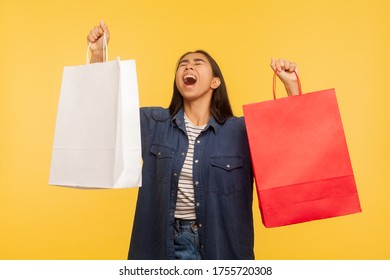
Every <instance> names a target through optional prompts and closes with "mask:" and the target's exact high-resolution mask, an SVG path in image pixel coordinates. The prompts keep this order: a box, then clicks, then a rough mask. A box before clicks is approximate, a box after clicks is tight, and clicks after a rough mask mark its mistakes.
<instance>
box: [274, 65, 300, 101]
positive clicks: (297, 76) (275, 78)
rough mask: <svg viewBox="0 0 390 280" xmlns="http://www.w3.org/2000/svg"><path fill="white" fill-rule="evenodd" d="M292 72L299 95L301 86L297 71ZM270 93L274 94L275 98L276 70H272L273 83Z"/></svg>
mask: <svg viewBox="0 0 390 280" xmlns="http://www.w3.org/2000/svg"><path fill="white" fill-rule="evenodd" d="M294 74H295V76H296V77H297V81H298V92H299V95H302V86H301V81H300V80H299V77H298V74H297V72H296V71H295V70H294ZM272 93H273V95H274V99H276V71H274V78H273V84H272Z"/></svg>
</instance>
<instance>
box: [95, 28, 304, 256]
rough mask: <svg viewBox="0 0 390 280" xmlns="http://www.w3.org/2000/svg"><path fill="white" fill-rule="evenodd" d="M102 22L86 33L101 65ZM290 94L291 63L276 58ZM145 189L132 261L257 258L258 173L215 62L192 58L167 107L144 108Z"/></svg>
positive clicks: (200, 54)
mask: <svg viewBox="0 0 390 280" xmlns="http://www.w3.org/2000/svg"><path fill="white" fill-rule="evenodd" d="M104 33H106V36H107V38H109V31H108V28H107V26H106V25H105V24H104V23H103V22H101V23H100V25H99V26H97V27H94V28H93V29H92V30H91V32H90V34H89V35H88V42H89V43H91V51H92V58H91V62H100V61H102V60H103V50H102V35H103V34H104ZM271 67H272V69H273V70H274V71H276V72H277V74H278V76H279V78H280V79H281V80H282V81H283V83H284V85H285V87H286V90H287V93H288V94H297V93H298V86H297V82H296V77H295V75H294V74H293V71H294V70H295V71H296V70H297V68H296V65H295V64H294V63H290V62H289V61H286V60H282V59H279V60H278V61H275V60H272V63H271ZM140 114H141V137H142V155H143V160H144V165H143V173H142V176H143V177H142V178H143V186H142V188H140V189H139V194H138V201H137V208H136V213H135V218H134V224H133V232H132V237H131V242H130V249H129V254H128V258H129V259H254V253H253V242H254V233H253V220H252V194H253V173H252V169H251V158H250V151H249V146H248V139H247V134H246V130H245V124H244V119H243V118H237V117H234V115H233V112H232V109H231V107H230V103H229V99H228V95H227V91H226V85H225V81H224V78H223V76H222V73H221V70H220V69H219V67H218V65H217V63H216V62H215V60H214V59H213V58H212V57H211V56H210V55H209V54H208V53H206V52H204V51H195V52H188V53H186V54H184V55H183V56H182V57H181V58H180V59H179V62H178V64H177V70H176V75H175V80H174V89H173V96H172V100H171V104H170V106H169V109H163V108H159V107H149V108H141V110H140Z"/></svg>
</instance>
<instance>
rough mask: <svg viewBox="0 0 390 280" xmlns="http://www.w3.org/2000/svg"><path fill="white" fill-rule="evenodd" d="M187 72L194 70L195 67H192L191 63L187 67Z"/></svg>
mask: <svg viewBox="0 0 390 280" xmlns="http://www.w3.org/2000/svg"><path fill="white" fill-rule="evenodd" d="M186 70H194V67H193V66H192V64H191V63H188V64H187V65H186Z"/></svg>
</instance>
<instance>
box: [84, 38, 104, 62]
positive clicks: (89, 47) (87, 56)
mask: <svg viewBox="0 0 390 280" xmlns="http://www.w3.org/2000/svg"><path fill="white" fill-rule="evenodd" d="M91 45H92V43H91V42H89V44H88V48H87V55H86V58H85V60H86V64H89V50H90V49H91ZM103 52H104V54H105V56H103V60H104V58H105V62H108V48H107V37H106V33H105V32H104V33H103Z"/></svg>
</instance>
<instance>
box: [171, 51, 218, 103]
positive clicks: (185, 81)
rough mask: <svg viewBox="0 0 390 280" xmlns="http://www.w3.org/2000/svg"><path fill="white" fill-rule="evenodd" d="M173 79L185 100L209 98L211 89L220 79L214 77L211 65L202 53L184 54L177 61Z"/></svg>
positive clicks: (211, 92) (214, 87) (215, 86)
mask: <svg viewBox="0 0 390 280" xmlns="http://www.w3.org/2000/svg"><path fill="white" fill-rule="evenodd" d="M175 79H176V80H175V82H176V87H177V88H178V90H179V92H180V94H181V95H182V96H183V98H184V100H185V101H194V100H198V99H203V98H204V99H209V100H210V99H211V96H212V94H213V90H214V89H216V88H217V87H218V86H219V85H220V79H219V78H218V77H214V75H213V71H212V68H211V65H210V63H209V61H208V59H207V57H206V56H205V55H204V54H202V53H189V54H187V55H185V56H184V57H183V58H182V59H181V60H180V61H179V66H178V68H177V71H176V78H175Z"/></svg>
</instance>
